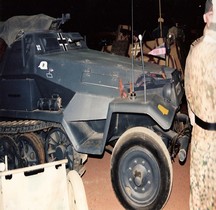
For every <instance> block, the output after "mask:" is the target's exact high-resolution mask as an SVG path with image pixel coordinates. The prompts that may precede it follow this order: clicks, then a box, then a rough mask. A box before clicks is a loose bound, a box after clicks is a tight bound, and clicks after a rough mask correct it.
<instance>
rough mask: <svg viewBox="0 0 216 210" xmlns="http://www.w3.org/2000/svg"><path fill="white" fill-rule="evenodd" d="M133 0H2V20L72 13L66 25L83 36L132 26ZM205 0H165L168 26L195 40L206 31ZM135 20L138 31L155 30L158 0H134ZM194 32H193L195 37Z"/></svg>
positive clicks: (164, 8)
mask: <svg viewBox="0 0 216 210" xmlns="http://www.w3.org/2000/svg"><path fill="white" fill-rule="evenodd" d="M131 2H132V0H61V1H56V0H52V1H51V0H43V1H30V0H17V1H14V0H5V1H4V0H0V20H2V21H4V20H6V19H8V18H10V17H12V16H15V15H34V14H39V13H44V14H46V15H50V16H53V17H61V15H62V14H63V13H64V14H65V13H70V15H71V20H70V21H69V22H67V24H66V25H65V26H64V27H65V28H64V29H65V30H68V31H79V32H80V33H81V34H82V35H87V36H88V35H89V36H91V35H92V34H97V33H98V32H101V31H115V30H116V29H117V26H118V25H119V24H128V25H131V22H132V21H131V20H132V18H131V11H132V9H131V8H132V7H131ZM204 3H205V0H161V6H162V15H163V18H164V20H165V22H164V25H166V26H168V27H171V26H173V25H175V23H179V24H180V25H181V26H182V27H184V30H185V31H186V33H187V34H188V35H189V36H188V37H190V38H189V39H190V40H193V39H195V38H197V37H198V36H200V35H201V34H202V30H203V26H204V24H203V19H202V14H203V11H204ZM133 8H134V9H133V14H134V15H133V23H134V30H135V31H136V32H137V33H143V31H144V30H146V31H150V32H151V31H152V30H153V29H155V28H156V27H158V26H159V24H158V17H159V2H158V0H133ZM191 33H193V35H192V36H190V35H191Z"/></svg>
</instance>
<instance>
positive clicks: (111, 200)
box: [82, 152, 190, 210]
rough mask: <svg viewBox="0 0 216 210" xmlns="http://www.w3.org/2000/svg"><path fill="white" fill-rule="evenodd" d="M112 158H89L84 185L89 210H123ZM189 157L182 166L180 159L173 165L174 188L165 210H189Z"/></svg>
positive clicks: (107, 154)
mask: <svg viewBox="0 0 216 210" xmlns="http://www.w3.org/2000/svg"><path fill="white" fill-rule="evenodd" d="M110 158H111V155H110V154H109V153H107V152H106V153H105V154H104V156H103V157H102V158H88V162H87V163H86V173H85V174H84V175H83V177H82V178H83V183H84V187H85V190H86V196H87V202H88V207H89V210H123V209H124V208H123V207H122V206H121V204H120V203H119V201H118V199H117V198H116V196H115V194H114V191H113V189H112V185H111V179H110ZM189 159H190V158H189V157H188V160H187V161H186V163H185V164H184V165H183V166H182V165H180V164H179V162H178V159H176V161H175V162H174V163H173V174H174V179H173V188H172V192H171V195H170V198H169V200H168V202H167V204H166V206H165V207H164V210H189Z"/></svg>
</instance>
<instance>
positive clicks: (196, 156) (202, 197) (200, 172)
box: [190, 125, 216, 210]
mask: <svg viewBox="0 0 216 210" xmlns="http://www.w3.org/2000/svg"><path fill="white" fill-rule="evenodd" d="M190 209H191V210H216V131H207V130H203V129H201V128H200V127H199V126H197V125H194V127H193V131H192V140H191V162H190Z"/></svg>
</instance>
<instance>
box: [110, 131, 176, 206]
mask: <svg viewBox="0 0 216 210" xmlns="http://www.w3.org/2000/svg"><path fill="white" fill-rule="evenodd" d="M111 180H112V186H113V189H114V191H115V193H116V196H117V197H118V199H119V201H120V202H121V204H122V205H123V206H124V207H125V208H126V209H136V210H137V209H142V210H147V209H148V210H150V209H154V210H157V209H158V210H159V209H162V207H163V206H164V205H165V203H166V202H167V200H168V198H169V195H170V192H171V187H172V180H173V174H172V164H171V159H170V155H169V152H168V150H167V148H166V146H165V144H164V143H163V141H162V140H161V138H160V137H159V136H158V135H157V134H156V133H154V132H153V131H151V130H149V129H147V128H143V127H135V128H131V129H129V130H127V131H126V132H125V133H124V134H123V135H122V136H121V137H120V138H119V140H118V141H117V143H116V145H115V147H114V150H113V153H112V157H111Z"/></svg>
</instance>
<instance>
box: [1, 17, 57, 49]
mask: <svg viewBox="0 0 216 210" xmlns="http://www.w3.org/2000/svg"><path fill="white" fill-rule="evenodd" d="M54 20H55V18H53V17H50V16H47V15H44V14H38V15H32V16H14V17H11V18H9V19H8V20H6V21H5V22H1V24H0V38H2V39H3V40H4V41H5V42H6V44H7V45H8V46H10V45H11V44H12V43H13V42H14V41H15V40H16V38H17V37H18V35H19V34H21V33H22V32H26V31H34V30H48V29H49V28H50V26H51V24H52V22H53V21H54Z"/></svg>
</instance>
